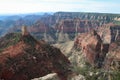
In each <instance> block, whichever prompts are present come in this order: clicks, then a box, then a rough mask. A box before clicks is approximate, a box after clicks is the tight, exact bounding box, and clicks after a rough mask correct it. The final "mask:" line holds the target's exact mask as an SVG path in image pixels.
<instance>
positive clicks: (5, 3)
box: [0, 0, 120, 14]
mask: <svg viewBox="0 0 120 80" xmlns="http://www.w3.org/2000/svg"><path fill="white" fill-rule="evenodd" d="M57 11H72V12H101V13H120V0H0V14H13V13H34V12H57Z"/></svg>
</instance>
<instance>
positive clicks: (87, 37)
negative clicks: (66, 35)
mask: <svg viewBox="0 0 120 80" xmlns="http://www.w3.org/2000/svg"><path fill="white" fill-rule="evenodd" d="M75 44H76V45H77V47H79V48H81V49H82V51H83V54H84V56H85V57H86V59H87V61H88V62H89V63H90V64H91V65H92V66H97V67H101V66H102V61H104V57H105V55H106V53H105V52H104V45H103V44H102V40H101V38H100V36H99V35H98V34H97V32H96V31H95V30H93V31H92V32H90V33H84V34H82V35H80V36H78V37H77V38H76V40H75ZM106 49H108V47H106ZM100 59H102V60H101V61H100Z"/></svg>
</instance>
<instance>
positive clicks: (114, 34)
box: [97, 23, 120, 44]
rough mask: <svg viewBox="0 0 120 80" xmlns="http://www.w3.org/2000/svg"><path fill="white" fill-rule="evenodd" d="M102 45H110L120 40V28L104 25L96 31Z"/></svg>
mask: <svg viewBox="0 0 120 80" xmlns="http://www.w3.org/2000/svg"><path fill="white" fill-rule="evenodd" d="M97 32H98V34H99V35H100V37H101V39H102V40H103V43H108V44H110V43H112V42H115V41H119V40H120V26H119V25H115V24H112V23H110V24H105V25H103V26H102V27H99V28H98V30H97Z"/></svg>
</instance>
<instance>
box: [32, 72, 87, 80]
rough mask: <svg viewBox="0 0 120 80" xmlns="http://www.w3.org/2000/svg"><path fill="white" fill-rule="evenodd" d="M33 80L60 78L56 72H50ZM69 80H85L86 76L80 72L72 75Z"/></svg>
mask: <svg viewBox="0 0 120 80" xmlns="http://www.w3.org/2000/svg"><path fill="white" fill-rule="evenodd" d="M32 80H60V78H59V77H58V76H57V74H56V73H51V74H48V75H46V76H43V77H40V78H36V79H32ZM67 80H85V77H84V76H82V75H80V74H79V75H72V76H70V77H69V78H68V79H67Z"/></svg>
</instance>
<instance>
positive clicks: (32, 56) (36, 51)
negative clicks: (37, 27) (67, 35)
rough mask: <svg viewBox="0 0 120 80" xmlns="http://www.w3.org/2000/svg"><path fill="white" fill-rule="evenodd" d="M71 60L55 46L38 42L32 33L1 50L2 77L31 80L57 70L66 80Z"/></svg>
mask: <svg viewBox="0 0 120 80" xmlns="http://www.w3.org/2000/svg"><path fill="white" fill-rule="evenodd" d="M69 68H70V62H69V60H68V59H67V58H66V57H65V56H64V55H63V54H62V53H61V51H60V50H59V49H57V48H55V47H52V46H50V45H48V44H46V43H45V42H44V41H40V42H38V41H37V40H35V39H34V38H33V37H32V36H31V35H24V36H21V37H20V40H19V41H18V42H17V43H16V44H14V45H12V46H9V47H8V48H5V49H4V50H3V51H2V52H0V79H4V80H30V79H33V78H36V77H42V76H44V75H46V74H48V73H52V72H55V73H57V74H58V76H59V78H60V79H61V80H66V79H67V76H68V74H69V72H71V71H70V69H69Z"/></svg>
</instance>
